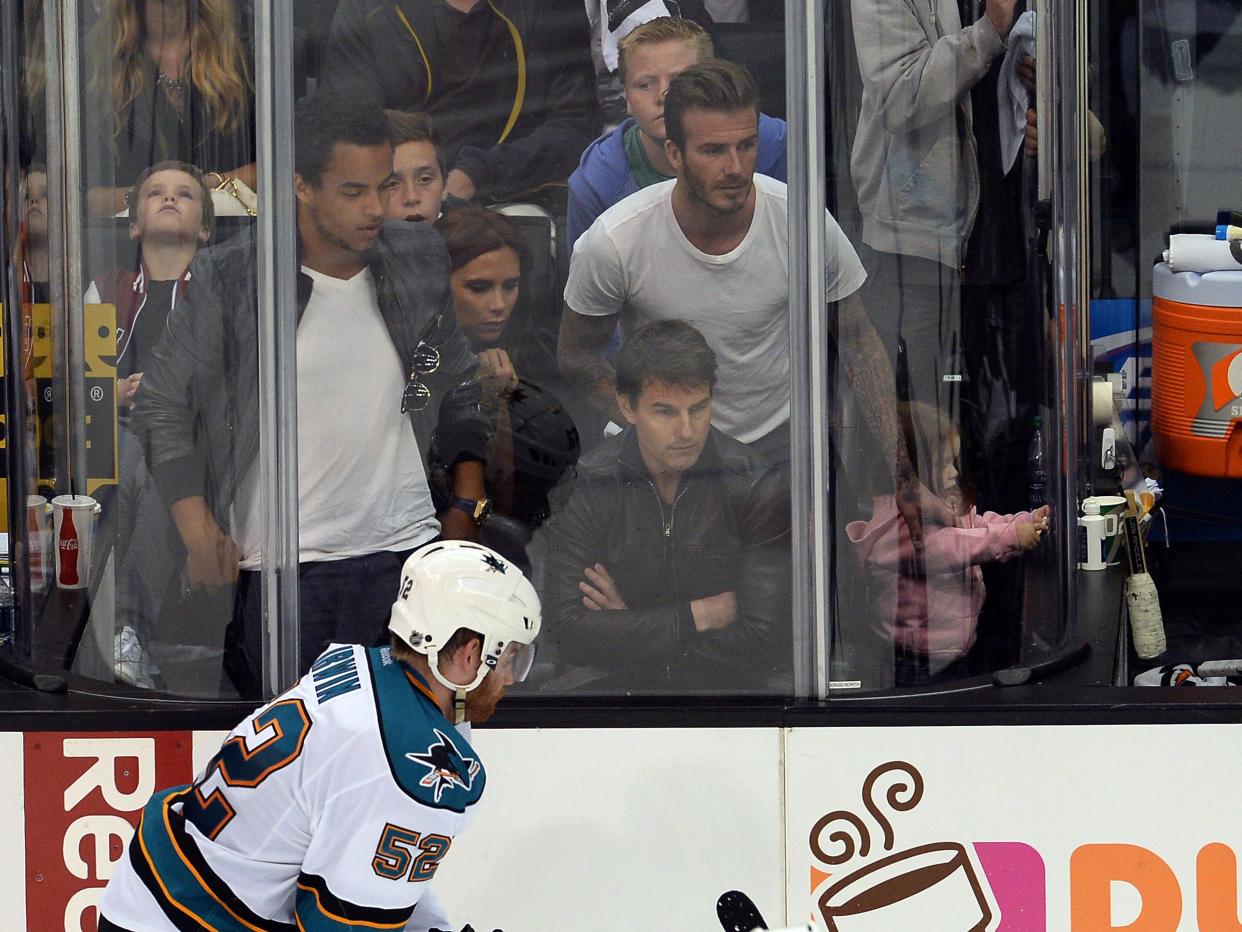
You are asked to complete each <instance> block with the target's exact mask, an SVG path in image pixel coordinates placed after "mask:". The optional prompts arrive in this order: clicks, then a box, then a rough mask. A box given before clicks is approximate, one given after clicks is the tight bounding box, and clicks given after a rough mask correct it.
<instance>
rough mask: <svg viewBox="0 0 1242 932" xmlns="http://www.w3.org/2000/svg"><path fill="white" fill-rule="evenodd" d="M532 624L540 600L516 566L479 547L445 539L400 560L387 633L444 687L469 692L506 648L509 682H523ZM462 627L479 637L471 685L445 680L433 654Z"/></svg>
mask: <svg viewBox="0 0 1242 932" xmlns="http://www.w3.org/2000/svg"><path fill="white" fill-rule="evenodd" d="M539 624H540V607H539V596H538V595H536V594H535V587H534V586H532V585H531V584H530V581H529V580H528V579H527V578H526V576H525V575H524V574H523V573H522V571H521V570H520V569H518V568H517V567H516V566H514V565H513V564H512V563H510V562H509V561H508V560H506V559H505V558H504V557H502V556H501V555H500V554H498V553H496V552H495V551H492V550H489V549H488V548H487V547H484V546H483V545H482V544H475V543H471V542H469V541H464V540H445V541H438V542H437V543H434V544H429V545H427V546H426V547H421V548H419V549H418V550H416V551H414V553H412V554H410V557H409V559H407V560H406V561H405V566H404V567H402V568H401V588H400V589H398V590H397V601H395V602H394V603H393V605H392V614H391V615H390V616H389V619H388V630H389V631H391V632H392V633H393V634H395V635H396V636H397V637H399V638H401V640H403V641H405V643H406V644H408V645H409V646H410V647H411V648H412V649H413V650H415V651H417V652H418V653H420V654H423V655H425V656H426V657H427V662H428V665H429V666H430V667H431V672H432V673H433V674H434V675H435V678H436V679H438V680H439V681H440V682H441V683H443V684H444V685H445V686H446V687H448V688H449V689H452V690H455V691H457V690H465V691H469V690H471V689H474V688H475V687H476V686H478V685H479V683H481V682H483V677H485V676H486V675H487V674H488V672H489V671H491V670H493V669H495V667H496V665H497V664H498V663H499V662H500V660H501V657H502V656H503V655H504V652H505V649H506V648H509V647H510V645H514V648H517V649H518V650H519V654H518V656H516V657H515V658H514V664H513V667H514V679H516V680H519V681H520V680H522V679H523V678H524V677H525V676H526V673H527V672H528V671H529V669H530V663H531V661H532V660H533V658H534V648H530V649H528V650H521V647H522V646H524V645H530V644H531V642H532V641H534V640H535V636H536V635H538V634H539ZM462 628H468V629H469V630H471V631H477V632H478V633H479V634H481V635H482V636H483V662H482V663H481V664H479V672H478V675H477V676H475V679H474V682H473V683H452V682H449V681H448V680H447V679H446V678H445V677H444V675H443V674H442V673H441V672H440V666H439V662H438V661H439V654H440V651H441V649H442V648H443V647H444V645H445V644H447V643H448V641H449V639H450V638H451V637H452V636H453V635H454V634H456V633H457V631H459V630H460V629H462ZM514 648H510V649H511V650H512V649H514Z"/></svg>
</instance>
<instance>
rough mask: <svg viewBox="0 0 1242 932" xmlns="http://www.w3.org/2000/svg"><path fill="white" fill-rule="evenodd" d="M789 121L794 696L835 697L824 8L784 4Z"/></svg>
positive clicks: (794, 1) (792, 0)
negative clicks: (831, 692) (831, 688)
mask: <svg viewBox="0 0 1242 932" xmlns="http://www.w3.org/2000/svg"><path fill="white" fill-rule="evenodd" d="M785 56H786V57H785V83H786V88H787V112H788V116H789V119H788V123H789V146H788V157H789V205H790V210H789V341H790V346H789V352H790V360H791V364H790V373H791V378H792V380H793V384H792V385H791V386H790V404H789V428H790V431H789V432H790V451H789V452H790V460H791V471H792V479H791V496H790V498H791V507H792V509H793V513H792V515H791V521H792V528H793V534H792V547H793V580H792V584H793V655H794V696H795V697H796V698H798V699H827V698H828V644H829V643H830V632H831V630H832V624H833V615H832V600H831V593H830V591H829V588H830V581H831V578H832V574H831V568H832V535H831V529H830V527H829V521H830V519H831V510H830V507H829V494H828V489H829V485H828V484H829V479H830V476H829V466H828V451H829V444H828V410H827V400H828V374H829V372H830V366H829V360H828V334H827V332H826V330H825V326H826V323H827V316H828V315H827V308H826V306H825V300H824V298H825V294H826V292H825V287H826V286H825V272H824V262H825V258H826V255H827V251H826V238H827V230H826V225H825V221H824V211H825V209H826V208H827V191H826V187H825V184H824V172H823V166H824V165H825V164H826V163H825V158H824V146H825V140H824V130H825V119H824V11H823V7H822V5H821V4H819V3H816V2H813V0H812V2H807V0H786V3H785Z"/></svg>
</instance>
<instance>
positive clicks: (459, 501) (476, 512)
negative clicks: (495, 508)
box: [452, 495, 492, 525]
mask: <svg viewBox="0 0 1242 932" xmlns="http://www.w3.org/2000/svg"><path fill="white" fill-rule="evenodd" d="M452 505H453V507H454V508H457V509H460V510H461V511H464V512H465V513H466V514H468V515H470V517H472V518H473V519H474V523H475V524H476V525H481V524H482V523H483V522H484V521H486V520H487V519H488V517H489V516H490V515H491V513H492V500H491V499H490V498H462V497H461V496H459V495H454V496H453V499H452Z"/></svg>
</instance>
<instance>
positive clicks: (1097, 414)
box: [1091, 380, 1113, 427]
mask: <svg viewBox="0 0 1242 932" xmlns="http://www.w3.org/2000/svg"><path fill="white" fill-rule="evenodd" d="M1091 423H1093V424H1094V425H1095V426H1096V427H1109V426H1111V425H1112V423H1113V386H1112V383H1111V382H1107V381H1103V380H1101V381H1099V382H1092V383H1091Z"/></svg>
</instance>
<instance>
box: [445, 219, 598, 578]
mask: <svg viewBox="0 0 1242 932" xmlns="http://www.w3.org/2000/svg"><path fill="white" fill-rule="evenodd" d="M436 229H437V230H439V231H440V234H441V235H442V236H443V237H444V241H445V243H446V245H447V246H448V252H449V259H450V262H451V265H452V269H453V272H452V276H451V278H450V280H449V284H450V292H451V294H452V298H453V309H454V311H455V312H456V314H457V323H458V326H459V327H460V328H461V330H462V333H464V334H465V336H466V339H467V340H469V341H470V348H471V349H472V350H474V352H475V353H477V354H478V356H479V366H480V371H481V372H482V373H484V375H483V376H482V377H481V378H479V379H477V380H475V381H471V382H465V383H463V384H461V385H460V386H458V388H457V389H455V390H454V391H452V392H450V393H449V394H448V395H447V396H446V397H445V399H444V403H443V405H442V406H441V408H440V421H439V425H438V427H437V429H436V436H435V439H434V440H433V441H432V448H431V456H430V459H431V472H432V476H433V478H432V492H433V494H436V493H437V492H440V493H443V491H444V490H443V485H442V484H441V483H437V482H436V477H437V476H438V475H443V473H444V470H445V469H448V468H454V467H456V468H458V469H460V468H462V467H463V466H464V465H466V464H470V463H476V464H478V465H477V466H475V467H474V468H475V469H478V470H480V471H481V472H482V474H483V476H484V496H483V497H482V498H478V499H469V498H463V497H462V496H459V495H448V494H441V498H440V500H439V501H438V502H437V505H438V506H439V510H440V514H439V517H440V521H441V523H442V524H443V526H444V527H445V529H446V530H447V529H448V528H450V527H458V526H466V527H469V526H471V525H473V526H474V527H476V528H477V529H478V531H479V532H480V536H479V538H478V539H480V540H481V541H482V542H483V543H485V544H487V545H488V546H490V547H492V548H493V549H496V550H499V551H500V552H501V553H505V554H506V555H507V556H509V558H510V559H512V560H514V561H515V562H517V563H519V564H521V565H524V566H525V565H527V561H526V557H525V553H524V550H525V545H526V543H527V542H528V541H529V539H530V535H531V533H532V532H533V531H534V529H535V528H537V527H538V526H539V525H540V524H541V523H542V522H543V520H544V519H545V518H546V517H547V516H548V493H549V491H551V489H552V488H553V487H554V486H555V485H556V483H557V482H558V481H559V480H560V478H561V477H562V476H563V475H564V473H565V471H566V470H567V469H568V468H569V467H570V466H571V465H573V464H574V463H575V462H576V461H577V459H578V452H579V442H578V431H577V428H576V427H575V426H574V422H573V420H572V418H570V416H569V415H568V414H567V413H566V412H565V409H564V407H563V406H562V405H561V403H560V401H559V400H558V399H557V398H556V397H555V396H554V395H553V394H552V393H551V392H549V391H547V390H546V389H544V388H541V387H539V386H538V385H536V384H534V382H532V381H530V378H532V377H533V378H534V379H536V380H538V381H540V382H543V381H544V371H545V369H546V370H547V371H549V372H550V371H552V368H551V364H550V363H548V364H547V365H544V366H541V365H540V364H539V360H538V358H537V356H538V349H537V343H536V341H535V340H534V339H533V338H532V337H531V336H530V334H529V333H528V329H529V328H528V324H529V318H530V314H529V312H528V311H527V309H525V308H524V307H523V306H522V301H521V300H520V299H521V297H522V284H523V271H524V264H525V262H526V261H527V260H526V245H525V242H524V241H523V239H522V235H521V234H520V233H519V232H518V231H517V229H516V228H515V227H514V226H513V224H512V223H510V222H509V221H508V220H507V219H506V218H505V217H504V216H503V215H501V214H498V213H496V212H494V211H490V210H484V209H482V208H479V207H461V208H458V209H455V210H450V211H448V212H446V213H445V214H444V215H443V216H442V217H441V218H440V219H439V220H438V221H437V222H436Z"/></svg>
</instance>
